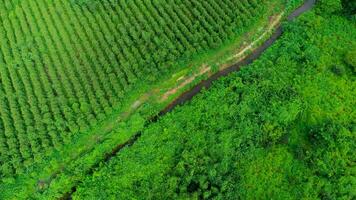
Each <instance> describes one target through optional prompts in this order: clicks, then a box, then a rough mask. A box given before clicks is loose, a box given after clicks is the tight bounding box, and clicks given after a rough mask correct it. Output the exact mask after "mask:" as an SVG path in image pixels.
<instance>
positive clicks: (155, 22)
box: [0, 0, 267, 177]
mask: <svg viewBox="0 0 356 200" xmlns="http://www.w3.org/2000/svg"><path fill="white" fill-rule="evenodd" d="M266 2H267V1H262V2H257V0H224V1H220V0H206V1H199V0H193V1H191V0H178V1H170V0H164V1H159V0H149V1H140V0H132V1H114V0H106V1H83V2H81V3H78V2H76V1H67V0H56V1H46V0H39V1H31V0H22V1H18V0H11V1H9V0H0V49H1V51H0V98H1V102H0V152H1V155H0V165H1V167H0V176H1V177H3V176H4V177H8V176H12V175H14V174H19V173H21V172H22V171H23V170H24V167H26V166H28V165H31V163H33V162H35V161H40V160H41V159H42V158H43V156H44V155H45V154H46V153H48V152H50V151H51V150H53V149H57V150H61V148H62V146H63V144H68V143H70V141H71V138H72V137H73V135H76V134H79V133H80V132H82V131H86V130H88V128H90V127H93V126H94V125H95V124H96V123H97V122H98V121H102V120H105V118H107V117H108V116H109V115H110V114H111V113H112V110H113V109H114V108H117V107H118V106H120V104H121V102H122V100H124V98H125V95H126V94H128V92H130V91H132V88H133V87H134V86H135V84H136V83H137V81H141V82H144V81H147V82H152V81H155V80H158V79H159V78H160V77H161V75H163V74H167V73H169V72H171V71H172V70H174V69H173V68H172V67H173V65H174V63H175V62H177V61H178V60H189V59H191V58H192V57H193V56H196V55H197V54H199V53H202V52H205V51H207V50H210V49H212V48H216V47H218V46H220V45H222V44H223V43H224V42H227V41H228V40H229V39H232V38H234V37H235V36H236V35H238V34H239V33H241V32H242V31H243V30H244V28H246V27H247V26H249V25H251V23H252V22H253V21H254V20H255V19H256V18H258V17H259V16H260V13H261V11H263V9H264V8H265V5H266ZM91 3H93V4H95V6H92V5H91ZM93 7H95V9H93Z"/></svg>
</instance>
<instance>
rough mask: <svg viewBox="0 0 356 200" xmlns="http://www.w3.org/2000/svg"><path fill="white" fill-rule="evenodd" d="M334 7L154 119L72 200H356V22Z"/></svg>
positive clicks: (312, 15) (290, 28)
mask: <svg viewBox="0 0 356 200" xmlns="http://www.w3.org/2000/svg"><path fill="white" fill-rule="evenodd" d="M330 2H331V3H332V4H329V3H330ZM334 3H335V1H320V2H319V4H318V6H317V8H316V9H315V10H314V11H313V12H309V13H308V14H305V15H304V16H302V17H301V18H299V19H298V20H297V21H295V22H293V23H288V24H284V31H285V33H284V35H283V36H282V38H281V39H280V40H278V41H277V42H276V44H274V45H273V47H272V48H270V49H269V50H267V52H266V53H265V54H264V55H263V56H262V57H261V58H260V59H258V60H257V61H256V62H254V63H253V64H252V65H250V66H248V67H246V68H243V69H242V70H241V71H240V72H236V73H233V74H232V75H230V76H228V77H226V78H223V79H221V80H218V81H216V82H215V84H214V86H213V87H212V88H211V89H209V90H207V91H204V92H203V93H202V94H200V95H198V96H196V97H195V98H194V99H193V100H192V101H191V102H189V103H187V104H185V105H184V106H181V107H179V108H176V109H175V110H174V111H173V112H172V113H169V114H167V115H166V116H164V117H162V118H161V119H159V121H158V122H157V123H153V124H150V125H149V126H148V127H147V129H146V130H145V131H144V132H143V134H142V136H141V137H140V138H139V139H138V141H137V142H136V143H135V144H133V146H131V147H127V148H125V149H124V150H122V151H121V152H119V154H118V155H117V156H115V157H114V158H113V159H112V160H110V161H109V162H108V163H103V165H102V166H101V167H100V168H98V169H97V171H96V172H95V173H94V174H93V176H90V177H87V179H86V180H85V181H84V182H83V183H82V184H81V185H80V187H79V188H77V191H76V192H75V193H74V199H211V198H214V199H355V198H356V189H355V188H356V157H355V152H356V100H355V96H356V76H355V74H356V71H355V64H356V63H355V58H356V57H355V55H356V54H355V50H356V26H355V21H352V20H350V18H349V17H347V16H345V14H344V13H345V10H342V6H341V5H342V4H341V1H339V4H336V5H335V4H334ZM330 5H334V6H336V7H330ZM344 8H345V7H344ZM347 9H348V8H347Z"/></svg>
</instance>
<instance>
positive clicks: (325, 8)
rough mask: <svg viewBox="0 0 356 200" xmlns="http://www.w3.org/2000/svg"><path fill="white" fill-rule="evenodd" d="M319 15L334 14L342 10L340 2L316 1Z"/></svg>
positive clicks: (332, 0) (335, 0) (339, 0)
mask: <svg viewBox="0 0 356 200" xmlns="http://www.w3.org/2000/svg"><path fill="white" fill-rule="evenodd" d="M318 9H319V13H327V14H330V13H335V12H339V11H341V9H342V4H341V0H318Z"/></svg>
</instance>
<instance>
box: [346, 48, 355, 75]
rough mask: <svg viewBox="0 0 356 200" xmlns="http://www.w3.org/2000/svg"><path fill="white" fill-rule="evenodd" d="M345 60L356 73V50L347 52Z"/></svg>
mask: <svg viewBox="0 0 356 200" xmlns="http://www.w3.org/2000/svg"><path fill="white" fill-rule="evenodd" d="M345 62H346V63H347V64H348V65H349V66H350V67H352V69H353V71H354V72H355V73H356V50H351V51H349V52H347V53H346V55H345Z"/></svg>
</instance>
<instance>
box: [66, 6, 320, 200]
mask: <svg viewBox="0 0 356 200" xmlns="http://www.w3.org/2000/svg"><path fill="white" fill-rule="evenodd" d="M315 2H316V0H306V1H305V2H304V4H303V5H302V6H300V7H299V8H297V9H296V10H294V11H293V12H292V13H291V14H290V15H289V16H288V17H287V21H292V20H294V19H295V18H296V17H298V16H300V15H301V14H303V13H305V12H307V11H309V10H310V9H312V8H313V6H314V4H315ZM281 16H282V15H279V16H277V20H275V21H274V22H273V23H272V24H271V25H273V27H274V28H276V29H275V31H274V33H273V34H272V35H271V36H270V38H269V39H268V40H266V41H265V42H264V43H263V44H262V45H261V46H259V47H258V48H256V49H255V50H253V52H252V53H251V54H249V55H247V56H246V57H244V58H243V59H242V60H240V61H239V62H237V63H236V64H233V65H231V66H229V67H226V68H223V69H222V70H220V71H218V72H216V73H215V74H213V75H211V76H210V77H209V78H208V79H206V80H203V81H201V82H200V83H198V84H197V85H195V86H194V87H193V88H191V89H189V90H188V91H185V92H184V93H183V94H181V95H180V96H179V97H177V98H176V99H175V100H173V101H172V103H170V104H169V105H168V106H166V107H165V108H164V109H163V110H161V111H160V112H159V114H158V115H157V116H155V117H153V118H152V119H150V120H148V122H147V123H146V125H148V124H150V123H152V122H156V121H157V120H158V119H159V117H161V116H163V115H165V114H166V113H168V112H170V111H172V110H173V109H174V108H175V107H176V106H178V105H181V104H184V103H185V102H187V101H189V100H191V99H192V98H193V97H194V96H195V95H197V94H198V93H200V91H201V90H202V89H203V88H206V89H208V88H210V87H211V85H212V82H213V81H215V80H217V79H219V78H220V77H223V76H227V75H229V74H230V73H231V72H235V71H238V70H240V68H241V67H242V66H245V65H248V64H251V63H252V62H253V61H255V60H256V59H258V58H259V57H260V56H261V55H262V53H263V52H264V51H265V50H266V49H268V48H269V47H270V46H271V45H273V44H274V43H275V42H276V40H277V39H278V38H279V37H280V36H281V35H282V34H283V28H282V26H281V25H280V24H278V23H279V21H280V19H281ZM274 23H276V24H274ZM276 26H277V27H276ZM269 31H270V30H269ZM263 34H267V32H265V33H263ZM264 36H265V35H261V36H260V37H259V38H258V39H257V40H261V39H263V37H264ZM253 43H257V41H256V40H255V41H254V42H253ZM253 43H250V44H249V45H248V46H247V47H245V48H244V49H243V50H242V52H241V51H240V52H239V53H238V54H236V55H234V57H239V56H243V55H244V53H245V52H247V51H248V50H251V49H252V47H253V46H254V44H253ZM209 70H210V68H209ZM209 70H208V68H205V70H203V71H201V72H199V74H198V75H202V74H204V73H206V72H208V71H209ZM183 84H185V83H184V82H183ZM178 87H179V86H178ZM181 87H183V86H180V88H181ZM173 92H175V91H174V89H172V90H171V91H168V93H167V94H166V95H169V94H171V93H173ZM163 97H164V98H168V97H165V96H163ZM139 104H140V102H135V103H134V107H138V106H139ZM141 134H142V133H141V132H139V133H137V134H135V135H134V136H132V137H131V138H130V139H129V140H128V141H127V142H125V143H124V144H119V145H117V146H115V147H114V148H113V150H112V151H111V152H109V153H108V154H106V155H105V158H104V159H103V160H102V161H103V162H108V161H110V159H111V158H113V157H114V156H116V155H117V154H118V153H119V152H120V150H121V149H123V148H125V147H128V146H131V145H133V144H134V143H135V142H136V141H137V140H138V139H139V137H140V136H141ZM96 167H97V166H93V168H92V169H91V170H90V172H89V173H88V175H91V174H92V173H94V170H95V169H96ZM76 187H77V186H74V187H73V188H72V189H71V191H69V192H68V193H66V194H64V195H63V196H62V197H61V198H60V199H72V194H73V193H74V192H75V191H76Z"/></svg>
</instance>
